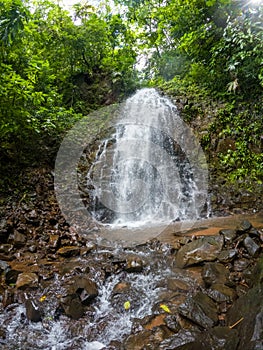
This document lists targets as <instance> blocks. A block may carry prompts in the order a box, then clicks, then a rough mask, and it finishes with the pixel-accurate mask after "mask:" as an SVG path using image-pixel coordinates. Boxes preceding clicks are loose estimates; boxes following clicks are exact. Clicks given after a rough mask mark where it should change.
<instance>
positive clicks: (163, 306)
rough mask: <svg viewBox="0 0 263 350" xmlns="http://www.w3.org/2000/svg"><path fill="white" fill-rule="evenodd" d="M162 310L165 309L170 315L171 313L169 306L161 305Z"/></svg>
mask: <svg viewBox="0 0 263 350" xmlns="http://www.w3.org/2000/svg"><path fill="white" fill-rule="evenodd" d="M160 308H161V309H163V310H164V311H165V312H168V313H169V314H170V313H171V310H170V309H169V307H168V306H167V305H164V304H161V305H160Z"/></svg>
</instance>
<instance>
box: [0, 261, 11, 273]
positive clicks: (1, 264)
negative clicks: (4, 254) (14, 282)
mask: <svg viewBox="0 0 263 350" xmlns="http://www.w3.org/2000/svg"><path fill="white" fill-rule="evenodd" d="M9 269H10V265H9V264H8V263H7V262H6V261H3V260H0V275H1V274H2V273H3V272H7V271H8V270H9Z"/></svg>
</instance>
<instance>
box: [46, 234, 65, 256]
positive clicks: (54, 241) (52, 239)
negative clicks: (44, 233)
mask: <svg viewBox="0 0 263 350" xmlns="http://www.w3.org/2000/svg"><path fill="white" fill-rule="evenodd" d="M59 243H60V237H59V235H50V236H49V246H50V248H53V249H56V248H58V246H59ZM61 255H62V254H61Z"/></svg>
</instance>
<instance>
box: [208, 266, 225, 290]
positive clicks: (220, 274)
mask: <svg viewBox="0 0 263 350" xmlns="http://www.w3.org/2000/svg"><path fill="white" fill-rule="evenodd" d="M202 278H203V281H204V282H205V285H206V286H207V287H209V286H211V285H212V284H213V283H220V284H225V283H226V282H227V281H228V280H229V271H228V270H227V268H226V267H225V266H224V265H222V264H220V263H206V264H205V265H204V266H203V269H202Z"/></svg>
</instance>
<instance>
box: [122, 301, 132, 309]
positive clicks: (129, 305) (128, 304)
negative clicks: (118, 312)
mask: <svg viewBox="0 0 263 350" xmlns="http://www.w3.org/2000/svg"><path fill="white" fill-rule="evenodd" d="M123 306H124V309H125V310H129V308H130V307H131V303H130V302H129V301H125V303H124V304H123Z"/></svg>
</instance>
